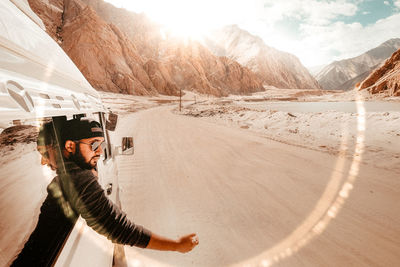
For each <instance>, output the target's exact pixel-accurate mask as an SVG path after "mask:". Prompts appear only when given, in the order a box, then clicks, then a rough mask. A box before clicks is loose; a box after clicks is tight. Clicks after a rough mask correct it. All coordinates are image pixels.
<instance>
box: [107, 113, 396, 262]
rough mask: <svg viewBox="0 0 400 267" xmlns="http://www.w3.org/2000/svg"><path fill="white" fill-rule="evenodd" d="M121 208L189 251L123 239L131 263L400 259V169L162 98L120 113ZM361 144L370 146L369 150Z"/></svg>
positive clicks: (140, 222) (385, 260)
mask: <svg viewBox="0 0 400 267" xmlns="http://www.w3.org/2000/svg"><path fill="white" fill-rule="evenodd" d="M117 131H118V136H113V139H115V140H118V139H120V137H121V136H133V137H134V142H135V154H134V155H133V156H120V157H119V160H118V167H119V179H120V184H121V186H122V195H121V200H122V207H123V209H124V210H125V211H126V212H127V213H128V215H129V216H130V217H131V218H132V219H133V220H134V221H135V222H136V223H138V224H142V225H144V226H146V227H147V228H148V229H151V230H152V231H154V232H155V233H158V234H161V235H164V236H168V237H171V238H175V237H177V236H179V235H183V234H188V233H191V232H196V233H197V234H198V236H199V240H200V244H199V246H198V247H196V248H195V249H194V250H193V251H192V252H190V253H188V254H179V253H175V252H159V251H150V250H141V249H136V248H129V247H125V250H126V255H127V257H128V262H129V266H154V265H155V263H159V264H160V265H164V264H167V265H172V266H229V265H238V266H243V265H245V264H248V265H246V266H399V265H400V256H399V255H400V240H399V238H398V237H399V236H400V205H399V200H400V179H399V173H395V172H388V171H385V170H381V169H377V168H374V167H371V166H368V165H364V164H362V163H360V162H359V161H358V160H360V159H361V160H362V153H359V152H360V151H357V154H358V156H357V157H355V158H354V160H349V159H344V158H341V157H337V156H332V155H329V154H326V153H322V152H317V151H312V150H307V149H303V148H299V147H295V146H289V145H285V144H282V143H278V142H274V141H271V140H269V139H266V138H264V137H262V136H259V135H256V134H253V133H251V132H249V131H247V130H238V129H231V128H227V127H223V126H218V125H215V124H211V123H207V122H205V121H202V120H199V119H196V118H192V117H185V116H182V115H177V114H173V113H172V112H171V108H170V107H161V108H155V109H150V110H145V111H141V112H138V113H135V114H131V115H128V116H126V117H124V118H122V119H121V120H120V121H119V126H118V129H117ZM360 154H361V155H360Z"/></svg>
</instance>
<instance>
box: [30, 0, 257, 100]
mask: <svg viewBox="0 0 400 267" xmlns="http://www.w3.org/2000/svg"><path fill="white" fill-rule="evenodd" d="M29 2H30V5H31V8H32V9H33V10H34V11H35V12H36V13H37V14H38V15H39V16H40V17H41V19H42V20H43V21H44V23H45V25H46V29H47V31H48V33H49V34H50V35H51V36H52V37H53V38H54V39H55V40H58V42H59V44H60V45H61V47H62V48H63V49H64V51H65V52H66V53H67V54H68V55H69V57H70V58H71V59H72V60H73V61H74V63H75V64H76V65H77V66H78V68H79V69H80V71H81V72H82V74H83V75H84V76H85V77H86V79H87V80H88V81H89V82H90V84H91V85H92V86H93V87H94V88H95V89H97V90H102V91H111V92H118V93H128V94H135V95H154V94H157V93H161V94H167V95H178V94H179V89H186V90H192V91H197V92H200V93H204V94H212V95H218V96H221V95H227V94H230V93H235V94H246V93H251V92H255V91H260V90H263V87H262V83H261V81H260V79H258V78H257V77H256V76H255V75H254V74H253V73H252V72H251V71H250V70H249V69H247V68H244V67H242V66H241V65H240V64H238V63H237V62H234V61H232V60H230V59H227V58H220V57H217V56H214V55H213V54H211V53H210V52H209V50H208V49H206V48H205V47H203V46H202V45H200V44H199V43H196V42H190V43H189V44H184V42H183V41H177V40H162V38H161V37H160V34H159V32H160V30H159V28H157V27H156V25H155V24H152V23H150V22H148V20H147V19H146V18H145V17H144V16H143V15H136V14H134V13H132V12H128V11H126V10H123V9H118V8H115V7H113V6H111V5H110V4H107V3H104V2H103V1H98V0H82V1H81V0H53V1H50V2H47V1H42V0H30V1H29ZM84 2H86V3H87V4H90V5H92V6H93V7H94V8H96V10H95V9H93V7H92V6H88V5H86V4H85V3H84ZM99 14H101V15H102V16H104V18H105V19H103V18H101V17H100V16H99ZM132 14H133V15H132ZM131 18H134V19H131ZM125 22H127V23H125ZM118 25H119V26H118ZM138 47H139V49H138ZM139 51H140V52H139Z"/></svg>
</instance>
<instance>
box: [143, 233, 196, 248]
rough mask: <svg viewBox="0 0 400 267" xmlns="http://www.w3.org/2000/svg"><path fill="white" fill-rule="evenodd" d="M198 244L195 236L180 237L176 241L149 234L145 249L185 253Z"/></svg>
mask: <svg viewBox="0 0 400 267" xmlns="http://www.w3.org/2000/svg"><path fill="white" fill-rule="evenodd" d="M198 244H199V239H198V237H197V235H196V234H190V235H186V236H182V237H181V238H179V239H177V240H172V239H168V238H165V237H162V236H159V235H156V234H154V233H152V234H151V237H150V241H149V244H148V245H147V247H146V248H148V249H156V250H171V251H179V252H182V253H186V252H189V251H191V250H192V249H193V248H194V247H195V246H197V245H198Z"/></svg>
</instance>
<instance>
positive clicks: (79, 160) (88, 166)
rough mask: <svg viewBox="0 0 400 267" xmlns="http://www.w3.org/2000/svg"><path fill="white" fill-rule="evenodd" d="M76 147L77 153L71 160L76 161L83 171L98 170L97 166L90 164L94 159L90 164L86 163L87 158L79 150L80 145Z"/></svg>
mask: <svg viewBox="0 0 400 267" xmlns="http://www.w3.org/2000/svg"><path fill="white" fill-rule="evenodd" d="M75 147H76V149H75V153H74V154H72V155H71V160H72V161H74V162H75V163H76V164H77V165H78V166H79V167H81V168H82V169H86V170H92V169H94V168H96V165H97V164H96V165H95V166H92V165H91V164H90V161H91V160H92V159H90V160H89V162H86V161H85V158H84V157H83V156H82V153H81V150H80V149H79V145H77V146H75Z"/></svg>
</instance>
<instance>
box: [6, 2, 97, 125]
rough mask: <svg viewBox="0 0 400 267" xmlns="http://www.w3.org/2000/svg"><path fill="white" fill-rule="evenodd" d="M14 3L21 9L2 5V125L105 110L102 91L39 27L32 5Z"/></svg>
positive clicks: (11, 4) (10, 5) (8, 4)
mask: <svg viewBox="0 0 400 267" xmlns="http://www.w3.org/2000/svg"><path fill="white" fill-rule="evenodd" d="M13 1H14V2H16V3H17V5H18V7H17V6H16V5H14V4H13V3H12V2H10V1H0V123H1V122H2V121H4V120H5V119H8V120H9V119H10V118H13V119H24V118H32V117H38V116H40V117H45V116H58V115H68V114H77V113H85V112H88V111H91V112H94V111H104V106H103V105H102V103H101V100H100V97H99V94H98V93H97V91H96V90H95V89H93V88H92V86H91V85H90V84H89V82H88V81H87V80H86V79H85V77H84V76H83V75H82V73H81V72H80V71H79V69H78V68H77V67H76V66H75V64H74V63H73V62H72V60H71V59H70V58H69V57H68V56H67V55H66V54H65V52H64V51H63V50H62V49H61V47H60V46H59V45H58V44H57V43H56V42H55V41H54V40H53V39H52V38H51V37H50V36H49V35H48V34H47V33H46V32H45V31H44V30H43V29H42V28H41V27H40V26H39V25H41V23H40V22H41V21H40V19H38V18H37V16H36V15H35V14H34V13H33V12H32V10H30V8H29V6H28V5H27V3H26V1H24V0H13ZM24 2H25V3H24ZM19 8H21V9H22V11H23V12H22V11H21V10H20V9H19ZM28 16H29V17H28ZM35 16H36V17H35ZM32 18H33V19H34V20H32ZM34 21H36V22H34Z"/></svg>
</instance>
